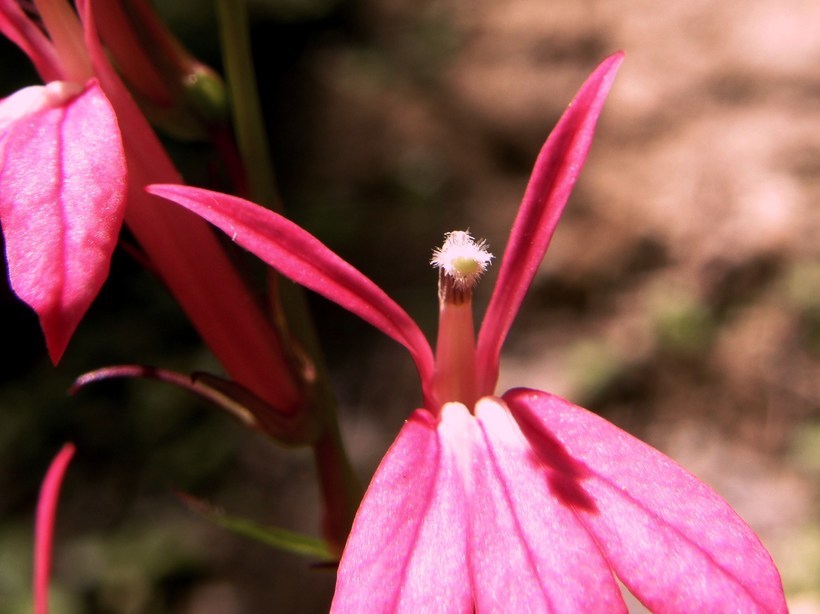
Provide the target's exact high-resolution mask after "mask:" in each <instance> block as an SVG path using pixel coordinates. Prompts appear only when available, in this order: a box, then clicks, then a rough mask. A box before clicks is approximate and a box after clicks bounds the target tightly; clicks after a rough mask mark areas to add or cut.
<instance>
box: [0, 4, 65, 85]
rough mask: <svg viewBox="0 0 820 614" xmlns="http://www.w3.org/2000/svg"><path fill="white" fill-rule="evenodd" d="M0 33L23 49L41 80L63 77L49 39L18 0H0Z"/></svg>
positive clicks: (54, 79) (46, 80)
mask: <svg viewBox="0 0 820 614" xmlns="http://www.w3.org/2000/svg"><path fill="white" fill-rule="evenodd" d="M0 33H2V34H3V35H4V36H5V37H6V38H8V39H9V40H11V41H12V42H14V44H16V45H17V46H18V47H20V49H22V50H23V52H24V53H25V54H26V55H27V56H28V57H29V59H30V60H31V61H32V63H33V64H34V67H35V68H36V69H37V72H38V73H40V77H42V79H43V81H45V82H46V83H48V82H49V81H56V80H58V79H63V78H65V75H64V74H63V70H62V68H61V66H60V60H59V58H58V57H57V54H56V52H55V51H54V46H53V45H52V44H51V41H50V40H48V37H47V36H46V35H45V34H44V33H43V30H42V29H41V28H39V27H38V26H37V25H36V24H35V23H34V22H33V21H32V20H31V19H30V18H29V16H28V15H26V13H25V12H24V11H23V9H22V8H21V7H20V3H19V1H18V0H0Z"/></svg>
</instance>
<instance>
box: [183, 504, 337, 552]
mask: <svg viewBox="0 0 820 614" xmlns="http://www.w3.org/2000/svg"><path fill="white" fill-rule="evenodd" d="M177 496H178V497H179V498H180V499H182V502H183V503H185V505H186V506H187V507H188V508H189V509H191V510H192V511H193V512H195V513H197V514H198V515H200V516H202V517H203V518H205V519H206V520H209V521H210V522H212V523H214V524H216V525H218V526H220V527H222V528H223V529H227V530H228V531H232V532H233V533H236V534H238V535H242V536H243V537H248V538H250V539H253V540H255V541H258V542H260V543H263V544H265V545H268V546H271V547H273V548H277V549H279V550H284V551H285V552H291V553H293V554H299V555H302V556H308V557H312V558H317V559H321V560H322V561H324V562H331V561H334V560H335V558H336V557H335V556H334V555H333V553H332V552H331V551H330V548H329V547H328V545H327V543H326V542H325V541H324V540H323V539H319V538H316V537H311V536H309V535H302V534H301V533H295V532H293V531H288V530H287V529H280V528H278V527H271V526H266V525H263V524H259V523H257V522H254V521H252V520H248V519H246V518H238V517H236V516H229V515H228V514H226V513H225V511H224V510H222V509H220V508H218V507H216V506H214V505H211V504H210V503H208V502H206V501H202V500H200V499H197V498H195V497H192V496H191V495H188V494H186V493H177Z"/></svg>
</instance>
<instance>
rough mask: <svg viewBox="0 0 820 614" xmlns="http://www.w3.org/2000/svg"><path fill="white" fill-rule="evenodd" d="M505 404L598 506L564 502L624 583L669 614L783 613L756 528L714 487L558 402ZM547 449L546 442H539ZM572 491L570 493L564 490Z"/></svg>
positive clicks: (541, 399)
mask: <svg viewBox="0 0 820 614" xmlns="http://www.w3.org/2000/svg"><path fill="white" fill-rule="evenodd" d="M504 400H505V401H506V402H507V404H508V405H509V407H510V410H511V411H512V414H513V416H514V417H515V419H516V420H517V421H518V423H519V425H520V426H521V429H522V431H523V432H524V433H525V435H526V436H527V438H528V439H529V440H530V442H531V443H532V444H533V447H534V448H538V447H541V448H543V449H545V450H546V456H547V458H549V457H551V456H552V457H556V454H555V450H556V444H555V442H559V444H560V446H561V448H560V449H561V450H564V451H565V452H566V457H563V456H561V455H558V456H557V463H556V464H557V465H558V466H564V467H565V466H566V465H567V463H568V462H570V461H571V462H572V463H573V466H574V467H576V470H574V471H564V473H565V476H566V479H567V481H569V482H570V483H571V485H572V488H573V489H575V491H576V492H583V493H584V494H585V495H586V496H588V497H589V501H591V502H592V504H593V505H591V506H590V505H582V504H579V503H578V499H577V498H576V499H573V497H572V496H570V497H568V498H567V502H568V504H569V505H572V506H573V507H574V508H575V509H576V511H577V512H578V518H579V520H581V522H583V524H584V525H585V526H586V528H587V530H588V531H589V533H590V534H591V535H592V536H593V537H594V539H595V540H596V541H597V542H598V544H599V546H600V547H601V549H602V550H603V551H604V553H605V555H606V557H607V559H608V560H609V561H610V564H611V565H612V567H613V569H614V570H615V572H616V574H617V575H618V577H619V578H620V579H621V581H622V582H623V583H624V584H625V585H626V586H627V587H628V588H629V590H630V591H632V593H633V594H634V595H636V596H637V597H638V598H639V599H640V600H641V601H642V602H643V603H644V605H646V606H647V607H648V608H650V609H652V610H654V611H664V612H729V611H732V612H785V611H786V604H785V598H784V595H783V587H782V583H781V580H780V576H779V574H778V572H777V569H776V568H775V566H774V563H773V562H772V559H771V557H770V556H769V553H768V552H767V551H766V549H765V548H764V547H763V545H762V544H761V543H760V540H759V539H758V538H757V536H756V535H755V534H754V532H753V531H752V529H751V528H749V526H748V525H747V524H746V523H745V522H744V521H743V520H742V519H741V518H740V517H739V516H738V515H737V514H736V513H735V512H734V510H732V508H731V507H729V505H728V504H727V503H726V502H725V501H724V500H723V499H722V498H721V497H720V496H719V495H718V494H717V493H715V492H714V491H713V490H712V489H711V488H709V487H708V486H707V485H706V484H704V483H703V482H702V481H700V480H699V479H697V478H696V477H695V476H693V475H692V474H690V473H688V472H687V471H685V470H684V469H682V468H681V467H680V466H679V465H677V464H676V463H675V462H674V461H672V460H671V459H669V458H668V457H666V456H664V455H663V454H661V453H660V452H658V451H657V450H655V449H654V448H652V447H651V446H648V445H646V444H645V443H643V442H641V441H639V440H637V439H635V438H634V437H632V436H631V435H629V434H627V433H625V432H624V431H622V430H620V429H619V428H617V427H616V426H614V425H612V424H610V423H609V422H607V421H606V420H604V419H603V418H601V417H599V416H596V415H595V414H592V413H590V412H588V411H587V410H585V409H582V408H580V407H576V406H574V405H572V404H571V403H569V402H567V401H564V400H563V399H560V398H558V397H556V396H553V395H551V394H548V393H545V392H539V391H535V390H526V389H516V390H511V391H509V392H507V393H506V394H505V395H504ZM542 443H543V445H542ZM564 492H565V493H566V489H564Z"/></svg>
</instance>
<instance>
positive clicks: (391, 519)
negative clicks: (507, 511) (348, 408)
mask: <svg viewBox="0 0 820 614" xmlns="http://www.w3.org/2000/svg"><path fill="white" fill-rule="evenodd" d="M471 423H473V419H472V417H471V416H470V415H469V414H468V412H467V410H466V409H465V408H464V406H462V405H456V404H450V405H448V406H446V407H445V410H444V411H443V412H442V417H441V423H440V424H439V425H438V427H437V425H436V423H435V419H434V418H433V416H432V415H431V414H430V413H429V412H427V411H426V410H419V411H417V412H415V413H414V414H413V415H412V416H411V417H410V419H409V420H408V421H407V422H406V423H405V425H404V427H403V428H402V430H401V432H400V433H399V436H398V437H397V438H396V441H395V442H394V443H393V446H392V447H391V448H390V450H389V451H388V452H387V455H386V456H385V457H384V459H383V460H382V462H381V465H380V466H379V469H378V470H377V471H376V475H375V476H374V477H373V481H372V482H371V484H370V487H369V488H368V490H367V493H366V494H365V497H364V501H363V502H362V505H361V507H360V508H359V511H358V514H357V515H356V520H355V522H354V523H353V530H352V531H351V533H350V538H349V539H348V542H347V545H346V546H345V550H344V553H343V555H342V560H341V563H340V565H339V573H338V579H337V582H336V594H335V595H334V598H333V605H332V606H331V611H332V612H336V613H343V612H344V613H346V612H350V613H355V614H359V613H360V612H372V613H375V614H380V613H387V612H390V613H392V612H409V613H416V612H472V611H473V603H472V599H471V590H472V588H471V586H470V581H469V577H468V573H467V562H466V558H467V553H466V542H467V518H466V516H467V501H466V498H465V497H466V495H465V491H464V482H463V475H462V472H461V471H462V461H461V458H462V456H461V454H460V452H461V451H463V449H464V448H463V446H460V445H459V443H458V440H460V439H462V438H463V437H464V433H465V431H467V432H469V430H470V428H471V426H472V424H471ZM466 453H467V455H469V446H467V451H466Z"/></svg>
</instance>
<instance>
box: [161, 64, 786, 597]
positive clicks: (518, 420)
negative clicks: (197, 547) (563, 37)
mask: <svg viewBox="0 0 820 614" xmlns="http://www.w3.org/2000/svg"><path fill="white" fill-rule="evenodd" d="M621 61H622V55H621V54H616V55H614V56H612V57H610V58H608V59H607V60H605V61H604V62H603V63H602V65H601V66H600V67H599V68H598V69H597V70H596V71H595V72H594V73H593V74H592V75H591V76H590V78H589V79H588V80H587V82H586V83H585V84H584V85H583V86H582V88H581V90H580V91H579V93H578V94H577V96H576V98H575V99H574V101H573V102H572V104H571V105H570V106H569V108H568V110H567V111H566V113H565V114H564V116H563V117H562V118H561V120H560V121H559V123H558V125H557V126H556V128H555V130H554V131H553V132H552V134H551V135H550V137H549V139H548V140H547V142H546V144H545V145H544V148H543V149H542V151H541V153H540V155H539V157H538V160H537V161H536V164H535V169H534V171H533V175H532V178H531V180H530V184H529V186H528V188H527V191H526V194H525V196H524V200H523V203H522V205H521V209H520V210H519V213H518V216H517V218H516V220H515V223H514V225H513V228H512V232H511V235H510V239H509V242H508V245H507V248H506V250H505V253H504V257H503V259H502V264H501V270H500V273H499V277H498V281H497V283H496V287H495V291H494V292H493V295H492V298H491V300H490V303H489V306H488V308H487V312H486V314H485V316H484V320H483V322H482V326H481V329H480V332H479V335H478V339H477V342H475V341H474V332H473V324H472V315H471V305H470V302H471V300H470V299H471V293H472V290H471V283H472V280H466V277H469V276H471V275H473V276H474V275H477V274H479V273H480V270H479V269H481V268H482V267H483V266H484V265H486V262H487V261H488V260H489V258H488V257H487V256H486V255H479V254H476V253H475V252H469V251H467V252H464V251H458V252H457V253H456V254H455V255H453V253H452V252H450V251H449V248H451V247H453V245H452V244H453V243H455V244H457V247H458V249H459V250H462V249H465V245H466V244H468V243H469V242H470V241H468V239H469V237H464V236H463V235H464V234H466V233H453V234H454V235H455V234H457V236H453V235H450V238H449V239H448V242H450V243H451V245H449V246H448V245H445V248H443V249H442V251H444V252H446V253H444V254H442V253H441V252H438V253H437V254H436V256H435V258H434V260H435V261H436V263H437V265H438V266H439V267H440V270H441V271H442V272H441V273H440V297H441V311H440V323H439V335H438V342H437V347H436V357H435V360H434V358H433V352H432V351H431V349H430V346H429V344H428V343H427V341H426V339H425V338H424V336H423V334H422V332H421V331H420V329H419V328H418V326H417V325H416V324H415V323H414V322H413V321H412V320H411V318H410V317H409V316H408V315H407V313H406V312H404V311H403V310H402V309H401V308H400V307H399V306H398V305H396V304H395V303H394V302H393V301H392V300H390V299H389V298H388V297H387V296H386V295H385V294H384V292H383V291H382V290H380V289H379V288H378V287H377V286H375V284H373V283H372V282H371V281H369V280H368V279H367V278H365V277H364V276H363V275H362V274H361V273H359V272H358V271H356V270H355V269H353V268H352V267H351V266H350V265H349V264H347V263H346V262H344V261H343V260H342V259H341V258H339V257H338V256H337V255H336V254H334V253H332V252H331V251H330V250H328V249H327V248H326V247H324V246H323V245H322V244H320V243H319V241H318V240H317V239H315V238H314V237H312V236H311V235H309V234H308V233H307V232H306V231H304V230H302V229H300V228H299V227H297V226H296V225H294V224H293V223H291V222H289V221H287V220H286V219H284V218H282V217H280V216H277V215H276V214H273V213H271V212H270V211H267V210H265V209H262V208H260V207H257V206H255V205H253V204H252V203H248V202H247V201H243V200H241V199H238V198H234V197H231V196H225V195H221V194H216V193H213V192H206V191H204V190H197V189H193V188H185V187H181V186H168V185H166V186H152V187H150V188H149V190H150V191H151V192H153V193H154V194H158V195H162V196H165V197H166V198H169V199H171V200H173V201H175V202H177V203H179V204H180V205H182V206H184V207H186V208H188V209H190V210H192V211H195V212H196V213H198V214H199V215H201V216H202V217H204V218H205V219H207V220H208V221H210V222H211V223H213V224H215V225H216V226H218V227H219V228H221V229H222V230H224V231H225V232H227V233H228V234H229V235H230V236H231V237H232V238H233V239H234V241H236V242H237V243H238V244H240V245H242V246H243V247H245V248H246V249H248V250H250V251H252V252H253V253H255V254H256V255H257V256H259V257H260V258H262V259H263V260H264V261H265V262H267V263H268V264H269V265H271V266H272V267H274V268H276V269H278V270H279V271H280V272H281V273H282V274H284V275H286V276H288V277H290V278H292V279H293V280H294V281H296V282H298V283H300V284H302V285H304V286H306V287H308V288H310V289H312V290H314V291H316V292H318V293H320V294H322V295H324V296H326V297H327V298H329V299H331V300H333V301H335V302H337V303H338V304H339V305H341V306H343V307H345V308H346V309H348V310H350V311H351V312H353V313H355V314H357V315H359V316H360V317H362V318H363V319H365V320H366V321H368V322H370V323H371V324H373V325H374V326H376V327H377V328H379V329H380V330H382V331H383V332H385V333H386V334H387V335H389V336H391V337H392V338H393V339H395V340H397V341H398V342H399V343H402V344H403V345H404V346H405V347H406V348H407V349H408V350H409V351H410V353H411V355H412V356H413V359H414V360H415V363H416V365H417V368H418V371H419V374H420V377H421V383H422V390H423V395H424V408H422V409H418V410H416V411H415V412H414V413H413V414H412V415H411V417H410V418H409V420H408V421H407V422H406V424H405V425H404V427H403V428H402V430H401V432H400V433H399V435H398V437H397V438H396V441H395V442H394V443H393V445H392V447H391V448H390V450H389V451H388V452H387V455H386V456H385V458H384V459H383V460H382V462H381V465H380V466H379V468H378V470H377V472H376V474H375V476H374V477H373V480H372V482H371V484H370V487H369V488H368V491H367V493H366V495H365V497H364V500H363V502H362V504H361V507H360V508H359V511H358V514H357V516H356V520H355V523H354V526H353V529H352V532H351V534H350V538H349V540H348V542H347V544H346V546H345V550H344V553H343V556H342V559H341V562H340V566H339V573H338V581H337V585H336V594H335V597H334V601H333V611H336V612H393V611H407V612H472V611H479V612H498V611H504V612H523V611H526V612H536V611H557V612H590V611H603V612H613V611H616V612H617V611H624V610H625V605H624V602H623V600H622V598H621V594H620V591H619V588H618V583H617V581H616V578H617V579H619V580H620V581H621V582H622V583H623V584H624V585H626V587H627V588H628V589H629V590H630V591H631V592H632V593H633V594H634V595H636V596H637V597H638V599H640V600H641V601H642V602H643V603H644V604H645V605H646V606H647V607H649V608H650V609H653V610H659V611H669V612H719V611H737V612H750V611H766V612H782V611H785V609H786V606H785V599H784V596H783V589H782V585H781V581H780V577H779V574H778V572H777V570H776V569H775V567H774V564H773V563H772V560H771V557H770V556H769V554H768V553H767V552H766V550H765V548H764V547H763V546H762V544H761V543H760V541H759V539H758V538H757V537H756V536H755V534H754V533H753V531H752V530H751V529H750V528H749V527H748V526H747V525H746V524H745V523H744V522H743V520H741V519H740V517H739V516H738V515H737V514H736V513H735V512H734V511H733V510H732V509H731V508H730V507H729V505H728V504H727V503H726V502H725V501H723V499H721V498H720V496H719V495H717V494H716V493H715V492H714V491H713V490H711V489H710V488H709V487H708V486H706V485H705V484H704V483H703V482H701V481H700V480H698V479H697V478H695V477H694V476H693V475H691V474H689V473H687V472H686V471H685V470H684V469H682V468H681V467H679V466H678V465H676V464H675V463H674V462H673V461H672V460H670V459H669V458H667V457H666V456H664V455H663V454H661V453H660V452H658V451H657V450H655V449H653V448H651V447H650V446H648V445H646V444H644V443H642V442H640V441H638V440H637V439H635V438H634V437H632V436H630V435H628V434H627V433H625V432H623V431H621V430H620V429H618V428H617V427H615V426H614V425H612V424H610V423H608V422H607V421H606V420H604V419H602V418H600V417H598V416H596V415H594V414H592V413H590V412H588V411H587V410H585V409H582V408H580V407H576V406H574V405H572V404H571V403H569V402H567V401H565V400H563V399H560V398H558V397H556V396H554V395H551V394H549V393H547V392H541V391H537V390H528V389H513V390H510V391H508V392H506V393H504V394H503V395H501V396H496V394H495V386H496V379H497V374H498V358H499V354H500V350H501V346H502V344H503V342H504V339H505V337H506V335H507V333H508V331H509V329H510V327H511V325H512V322H513V319H514V318H515V315H516V313H517V311H518V309H519V306H520V305H521V302H522V300H523V298H524V295H525V293H526V290H527V288H528V287H529V285H530V283H531V281H532V278H533V275H534V274H535V271H536V269H537V267H538V265H539V263H540V261H541V259H542V257H543V254H544V253H545V251H546V248H547V245H548V244H549V241H550V238H551V236H552V233H553V231H554V229H555V226H556V224H557V222H558V218H559V217H560V215H561V211H562V209H563V207H564V205H565V203H566V201H567V199H568V197H569V193H570V190H571V188H572V186H573V184H574V182H575V180H576V178H577V176H578V173H579V172H580V169H581V166H582V164H583V161H584V159H585V157H586V154H587V151H588V149H589V146H590V143H591V139H592V134H593V131H594V127H595V124H596V121H597V118H598V115H599V114H600V112H601V109H602V106H603V103H604V99H605V98H606V95H607V93H608V91H609V88H610V86H611V84H612V81H613V79H614V75H615V72H616V70H617V68H618V66H619V65H620V63H621ZM473 247H476V246H473ZM479 247H480V246H479ZM471 254H472V255H471ZM461 275H465V276H466V277H465V278H462V277H459V276H461Z"/></svg>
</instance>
